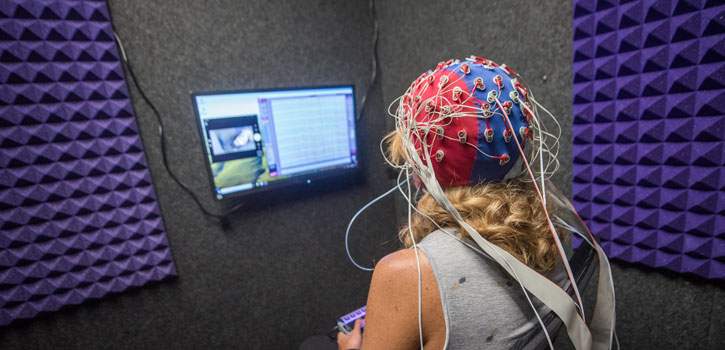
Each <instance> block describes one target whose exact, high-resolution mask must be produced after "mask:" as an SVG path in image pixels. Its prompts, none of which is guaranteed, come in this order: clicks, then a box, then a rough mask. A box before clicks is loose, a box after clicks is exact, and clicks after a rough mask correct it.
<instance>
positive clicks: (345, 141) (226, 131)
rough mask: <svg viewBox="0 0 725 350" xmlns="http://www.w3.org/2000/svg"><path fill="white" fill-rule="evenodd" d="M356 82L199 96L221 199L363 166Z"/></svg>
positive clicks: (206, 142)
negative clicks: (358, 141) (352, 84)
mask: <svg viewBox="0 0 725 350" xmlns="http://www.w3.org/2000/svg"><path fill="white" fill-rule="evenodd" d="M353 98H354V96H353V90H352V87H332V88H315V89H296V90H275V91H258V92H240V93H220V94H202V95H196V96H195V98H194V104H195V107H196V110H197V115H198V117H199V122H200V125H201V127H202V135H203V136H204V138H205V140H204V143H205V149H206V152H207V155H208V157H209V164H210V167H211V169H210V170H211V174H212V177H213V183H214V188H215V192H216V196H217V198H218V199H221V198H223V197H224V196H225V195H229V194H232V193H236V192H240V191H246V190H251V189H253V188H255V187H260V186H269V185H274V184H275V183H282V182H284V180H285V179H290V178H294V177H306V176H309V175H310V174H314V173H318V172H321V171H327V170H334V169H345V168H352V167H355V166H357V149H356V146H355V123H354V114H355V112H354V110H355V108H354V100H353Z"/></svg>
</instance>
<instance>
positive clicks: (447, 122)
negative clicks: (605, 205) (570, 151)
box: [346, 56, 615, 349]
mask: <svg viewBox="0 0 725 350" xmlns="http://www.w3.org/2000/svg"><path fill="white" fill-rule="evenodd" d="M396 104H397V107H395V105H396ZM539 110H541V111H543V112H544V115H546V116H547V117H549V118H550V119H551V122H552V123H554V124H555V125H556V127H557V129H558V131H557V132H556V133H550V132H548V131H547V130H546V128H545V123H544V122H543V121H542V120H541V119H540V115H541V114H540V113H539ZM388 113H389V114H390V115H391V116H393V117H394V118H395V120H396V122H395V126H396V134H395V136H396V137H400V143H401V146H402V147H401V148H402V150H401V151H402V154H403V158H404V160H405V162H404V163H403V164H393V163H392V162H390V161H389V160H388V163H390V165H391V166H393V167H396V168H399V169H400V171H401V177H402V174H405V175H406V176H405V181H403V182H400V181H399V183H398V185H397V186H396V187H394V188H393V189H391V191H388V192H387V193H386V194H384V195H383V196H380V197H378V198H376V199H375V200H373V201H372V202H371V203H369V204H368V205H366V206H365V207H364V208H362V209H361V211H362V210H364V209H365V208H367V207H368V206H369V205H370V204H372V203H374V202H376V201H377V200H379V199H380V198H382V197H384V196H385V195H387V194H389V193H391V192H392V191H393V190H395V189H396V188H400V190H401V193H402V194H403V196H404V197H405V198H406V199H407V201H408V202H409V208H408V213H409V220H410V214H411V210H417V209H416V208H415V205H414V203H413V199H412V196H411V190H410V187H411V185H410V181H408V180H409V179H410V178H411V172H412V173H414V174H415V176H417V178H418V179H419V180H420V182H421V183H422V185H423V186H424V187H425V190H426V191H427V192H428V193H429V194H430V195H431V196H432V197H433V198H434V199H435V200H436V201H437V202H438V204H439V205H440V206H441V207H442V208H444V209H445V210H446V211H447V212H448V213H449V215H450V216H451V217H452V218H454V219H455V220H456V221H457V222H458V223H459V225H460V227H462V228H463V229H464V230H465V231H466V233H468V236H469V237H471V239H473V241H474V242H475V243H476V245H477V247H473V246H471V248H473V249H475V250H476V251H478V252H480V253H481V254H482V255H484V256H486V257H487V258H489V259H491V260H493V261H495V262H496V263H497V264H498V265H500V266H501V267H502V268H503V269H504V270H505V271H506V272H507V273H508V274H510V275H511V276H512V277H513V278H514V279H515V280H516V281H517V282H518V283H519V285H520V286H521V289H522V291H523V293H524V294H525V295H526V298H527V299H528V301H529V304H530V305H531V307H532V309H533V310H534V313H535V314H536V317H537V319H538V321H539V323H540V324H541V326H542V327H543V331H544V334H545V335H546V338H547V340H548V342H549V346H550V347H551V348H552V349H553V343H552V341H551V338H550V336H549V334H548V332H547V328H546V326H545V325H544V323H543V322H542V320H541V317H540V316H539V314H538V312H537V310H536V308H535V307H534V304H533V303H532V302H531V299H530V297H529V293H530V294H533V295H534V296H535V297H536V298H538V299H539V300H540V301H541V302H543V303H544V304H545V305H546V306H548V307H549V308H550V309H551V310H552V311H553V312H554V313H555V314H556V315H557V316H558V317H559V318H560V319H561V320H562V322H563V323H564V325H565V327H566V329H567V333H568V335H569V337H570V339H571V340H572V343H573V344H574V346H575V347H576V348H577V349H610V348H611V346H612V341H613V339H614V338H615V337H614V328H615V327H614V321H615V310H614V304H615V303H614V288H613V285H612V276H611V270H610V268H609V262H608V260H607V257H606V254H605V253H604V251H603V250H602V249H601V247H600V246H599V245H598V243H597V241H596V240H595V239H594V237H593V236H592V235H591V233H590V232H589V231H588V229H587V228H586V225H585V224H584V223H583V222H582V221H581V219H580V218H579V216H578V214H576V210H575V209H574V208H573V206H572V205H571V203H570V202H568V200H566V199H565V198H564V197H563V196H562V195H561V194H560V193H553V192H554V191H549V192H552V193H547V179H548V178H549V177H550V176H551V175H552V174H553V173H554V171H556V169H557V168H558V161H557V159H556V157H557V150H558V139H559V134H560V128H559V125H558V123H557V122H556V118H555V117H554V116H553V115H552V114H551V113H550V112H549V111H548V110H546V109H545V108H544V107H542V106H541V105H540V104H539V103H538V102H537V101H536V99H535V98H534V96H533V94H532V92H531V91H530V90H529V89H527V88H526V87H525V86H524V84H523V79H522V78H521V77H520V76H519V75H518V74H517V73H516V72H514V71H513V70H512V69H510V68H508V67H507V66H506V65H498V64H496V63H494V62H492V61H490V60H487V59H484V58H481V57H475V56H472V57H470V58H468V59H466V60H463V61H460V60H449V61H446V62H441V63H439V64H438V65H437V66H436V67H435V68H434V69H433V70H430V71H428V72H425V73H423V74H422V75H421V76H420V77H418V78H417V79H416V80H415V81H414V82H413V83H412V84H411V86H410V87H409V88H408V89H407V91H406V92H405V94H403V95H402V96H401V97H399V98H398V99H396V101H394V102H393V103H392V104H391V107H390V108H389V111H388ZM381 148H382V143H381ZM383 154H385V153H383ZM513 178H526V179H528V180H530V181H531V182H532V183H533V186H532V187H533V188H534V189H535V191H536V192H537V194H538V197H539V199H540V202H541V203H540V205H542V206H543V208H544V211H545V213H546V218H547V221H548V224H549V229H550V231H551V234H552V235H553V237H554V241H555V243H556V245H557V248H558V251H559V254H560V256H561V260H562V264H563V266H564V268H565V270H566V272H567V275H568V277H569V281H570V283H571V287H572V289H573V290H574V298H572V297H570V296H569V294H567V293H566V292H565V291H564V290H563V289H562V288H561V287H560V286H559V285H557V284H555V283H554V282H552V281H551V280H549V279H548V278H546V277H544V276H543V275H541V274H539V273H538V272H536V271H535V270H533V269H531V268H530V267H528V266H527V265H525V264H523V263H522V262H520V261H519V260H518V259H516V258H514V257H513V256H512V255H511V254H509V253H508V252H506V251H505V250H503V249H501V248H499V247H498V246H496V245H494V244H492V243H490V242H488V241H487V240H486V239H484V238H483V237H482V236H481V235H480V234H479V233H478V232H477V231H476V230H475V229H474V228H473V227H471V226H470V225H469V224H468V223H466V221H465V220H464V219H463V218H462V217H461V215H460V213H459V212H458V211H457V210H456V208H455V207H454V206H453V204H452V203H451V201H450V200H449V199H448V198H447V197H446V195H445V193H444V191H443V187H451V186H461V185H474V184H478V183H482V182H495V181H506V180H509V179H513ZM399 179H400V178H399ZM405 182H407V183H408V191H407V194H406V193H405V192H404V191H403V190H402V187H401V186H402V185H403V183H405ZM547 198H555V199H556V203H549V204H555V205H557V206H558V207H559V208H560V209H562V210H557V215H556V217H552V216H550V215H549V212H548V211H547ZM550 206H551V205H550ZM359 213H360V212H358V213H357V214H356V215H355V217H353V219H352V221H351V222H350V225H348V232H347V233H346V248H347V236H348V235H349V229H350V226H351V225H352V222H353V221H354V220H355V218H356V217H357V215H359ZM419 213H420V212H419ZM555 222H556V223H557V224H556V225H555V224H554V223H555ZM556 226H559V227H565V228H566V229H567V230H569V231H571V232H572V233H574V234H578V235H580V236H581V237H582V238H583V239H584V241H585V242H586V243H587V244H590V245H591V246H592V247H593V248H594V249H595V250H596V252H597V254H598V260H599V276H598V284H597V285H598V288H597V302H596V306H595V311H594V316H593V318H592V320H591V322H590V325H589V327H588V326H587V325H586V323H585V315H584V308H583V304H582V299H581V295H580V293H579V290H578V287H577V285H576V281H575V279H574V278H573V276H572V272H571V268H570V267H569V263H568V257H567V254H566V252H565V250H564V247H563V244H562V242H561V240H560V238H559V235H558V233H557V227H556ZM408 227H410V224H409V225H408ZM444 231H445V230H444ZM410 236H411V239H412V241H413V249H415V250H416V254H417V253H418V250H417V248H416V242H415V239H414V237H413V233H412V231H411V232H410ZM462 242H463V241H462ZM469 246H470V245H469ZM348 255H349V249H348ZM416 258H417V256H416ZM350 259H351V261H352V262H353V264H355V266H357V267H359V268H362V269H366V270H371V269H367V268H364V267H362V266H360V265H359V264H357V263H356V262H355V261H354V260H353V259H352V257H350ZM418 265H420V263H419V262H418ZM418 276H419V280H418V297H419V301H418V312H419V317H418V323H419V332H420V340H421V349H422V348H423V341H422V326H421V315H420V313H421V306H420V303H421V300H420V296H421V283H420V266H418Z"/></svg>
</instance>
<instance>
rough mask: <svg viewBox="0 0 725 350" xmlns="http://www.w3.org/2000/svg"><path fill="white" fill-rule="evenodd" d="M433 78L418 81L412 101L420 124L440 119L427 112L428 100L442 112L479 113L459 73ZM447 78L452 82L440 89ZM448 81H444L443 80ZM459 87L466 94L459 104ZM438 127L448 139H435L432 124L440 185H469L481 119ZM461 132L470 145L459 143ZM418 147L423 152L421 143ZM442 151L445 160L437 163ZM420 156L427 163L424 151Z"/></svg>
mask: <svg viewBox="0 0 725 350" xmlns="http://www.w3.org/2000/svg"><path fill="white" fill-rule="evenodd" d="M433 76H434V79H433V81H432V83H431V82H430V80H429V79H426V78H423V79H420V80H419V81H417V87H416V88H415V89H412V90H413V91H412V96H411V97H412V98H411V102H412V103H413V106H414V109H415V110H419V111H420V112H419V113H418V114H417V115H416V117H415V119H416V121H417V122H418V123H428V122H429V121H430V120H432V119H436V118H438V117H439V115H438V114H437V113H435V112H432V111H431V113H428V112H426V110H425V104H426V101H428V100H429V99H431V98H432V99H433V101H434V106H435V111H437V112H441V110H442V107H443V106H449V107H450V109H451V111H452V112H458V113H460V112H466V113H470V114H471V115H474V114H475V113H476V105H475V103H474V101H473V99H472V98H470V92H471V91H470V89H471V88H469V87H468V86H466V84H465V82H464V80H463V79H461V78H460V76H458V74H457V73H455V72H451V71H449V70H445V69H441V70H438V71H436V72H434V73H433ZM444 76H445V77H447V79H448V82H447V83H446V84H444V85H443V87H442V88H439V86H440V84H441V77H444ZM445 79H446V78H443V80H445ZM456 87H458V88H460V89H461V91H462V94H461V95H460V96H461V97H462V98H461V99H459V101H458V102H456V101H454V99H453V90H454V89H455V88H456ZM417 96H420V99H417V98H416V97H417ZM418 106H420V107H418ZM437 126H440V127H443V134H444V135H445V136H447V137H444V138H437V137H435V130H436V125H432V130H431V132H430V133H429V135H428V139H427V141H428V144H429V145H431V148H430V157H431V162H432V163H433V171H435V175H436V179H437V180H438V183H440V185H441V186H443V187H449V186H458V185H467V184H468V183H469V180H470V178H471V171H472V169H473V162H474V161H475V160H476V149H475V148H474V147H473V146H471V145H476V144H478V140H477V138H478V119H477V118H475V117H456V118H446V119H443V121H441V122H439V123H438V125H437ZM461 130H463V131H465V133H466V141H467V142H468V144H466V143H462V142H460V141H459V132H460V131H461ZM423 134H424V132H422V131H421V132H420V135H421V137H422V136H423ZM415 144H416V147H419V150H420V149H421V148H420V147H421V145H420V144H419V142H416V143H415ZM439 150H441V151H443V158H442V159H441V160H440V161H437V160H436V153H437V152H438V151H439ZM419 154H420V156H421V158H422V159H423V160H424V161H425V158H424V156H423V153H422V151H419Z"/></svg>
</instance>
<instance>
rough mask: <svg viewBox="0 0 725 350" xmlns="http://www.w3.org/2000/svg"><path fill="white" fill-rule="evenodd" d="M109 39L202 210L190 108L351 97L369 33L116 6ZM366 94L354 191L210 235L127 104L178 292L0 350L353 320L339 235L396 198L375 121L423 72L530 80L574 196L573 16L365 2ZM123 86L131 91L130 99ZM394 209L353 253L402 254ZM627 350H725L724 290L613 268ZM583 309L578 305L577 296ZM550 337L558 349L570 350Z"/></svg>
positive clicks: (124, 302)
mask: <svg viewBox="0 0 725 350" xmlns="http://www.w3.org/2000/svg"><path fill="white" fill-rule="evenodd" d="M111 9H112V11H113V15H114V23H115V25H116V28H117V30H118V32H119V35H120V36H121V37H122V38H123V40H124V44H125V46H126V50H127V53H128V55H129V56H130V58H131V60H132V61H133V63H134V67H135V70H136V73H137V75H138V76H139V78H140V80H141V84H142V86H143V88H144V90H145V91H146V93H147V94H148V95H149V97H150V98H151V99H152V100H153V101H154V102H155V103H156V104H157V106H158V107H159V110H160V112H161V114H162V118H164V121H165V125H166V132H167V135H168V140H167V141H168V145H169V155H170V165H171V167H172V168H173V169H174V171H175V172H176V173H177V174H178V176H179V177H180V178H181V179H182V180H183V181H184V182H186V183H188V184H190V185H191V187H192V188H193V189H194V191H195V192H196V193H198V194H199V195H200V197H202V199H203V203H204V205H205V206H207V207H208V208H212V209H214V210H217V211H218V210H220V209H221V207H219V206H218V205H217V204H216V203H214V201H213V200H212V198H211V194H210V191H209V189H208V187H207V186H208V179H207V177H206V176H207V173H206V172H205V170H204V168H203V166H204V160H203V158H202V156H201V152H200V146H199V139H198V131H197V129H196V125H195V124H194V119H193V113H192V110H191V101H190V98H189V92H190V91H191V90H216V89H240V88H241V89H243V88H257V87H280V86H303V85H327V84H340V83H353V84H355V85H356V86H357V88H358V89H357V95H358V100H359V98H360V96H361V94H362V92H363V91H364V90H365V88H367V80H368V78H369V74H370V62H369V59H370V50H371V45H370V42H371V39H372V32H371V30H372V22H371V18H370V16H369V13H368V2H367V1H365V0H356V1H341V0H327V1H322V0H320V1H293V0H287V1H264V2H247V1H245V2H242V1H232V0H228V1H170V0H165V1H143V0H133V1H128V0H125V1H112V3H111ZM377 12H378V20H379V22H380V45H379V53H380V55H379V56H380V69H379V71H378V73H379V74H380V75H379V80H378V84H377V85H376V86H375V88H374V89H373V90H372V93H371V95H370V96H369V105H368V108H367V110H366V113H365V114H364V115H363V119H362V121H361V125H360V131H361V133H362V135H363V137H362V139H360V142H361V144H364V145H365V146H364V148H363V149H362V152H364V153H363V154H362V157H363V161H364V163H365V164H366V168H365V169H364V176H363V178H364V181H361V182H358V183H353V184H347V185H345V184H342V185H337V186H333V187H321V186H318V187H316V188H313V189H310V190H306V191H304V192H303V193H302V194H299V195H296V196H280V197H278V198H271V199H268V200H267V203H262V204H260V203H253V202H250V203H247V204H246V205H245V206H244V207H243V208H242V209H240V210H239V211H237V212H235V213H234V214H233V215H232V216H231V220H230V221H231V228H230V229H228V230H223V229H221V228H220V227H219V226H218V225H217V224H216V223H215V222H214V221H213V220H209V219H207V218H205V217H204V216H203V215H202V214H201V213H200V211H199V210H198V208H197V207H196V205H195V204H194V202H193V201H192V200H191V199H190V198H189V196H188V195H187V194H185V193H184V192H183V191H181V190H180V188H179V187H178V186H177V185H176V184H175V183H174V182H172V181H171V179H170V177H169V176H168V174H167V173H166V170H165V169H164V168H163V166H162V163H161V156H160V147H159V140H158V134H157V122H156V121H155V117H154V115H153V114H152V113H151V110H150V109H149V108H148V107H147V106H146V105H145V104H144V103H143V102H142V100H141V99H140V96H139V95H138V93H137V92H136V90H135V89H134V88H133V87H131V86H129V89H130V90H131V91H132V97H133V101H134V106H135V108H136V113H137V118H138V121H139V128H140V130H141V132H142V136H143V140H144V145H145V148H146V152H147V156H148V158H149V163H150V165H151V171H152V176H153V179H154V182H155V186H156V191H157V193H158V197H159V203H160V206H161V210H162V213H163V216H164V219H165V222H166V227H167V229H168V237H169V241H170V244H171V248H172V252H173V254H174V259H175V262H176V265H177V270H178V274H179V277H178V278H177V279H176V280H172V281H167V282H164V283H161V284H159V285H156V286H151V287H147V288H142V289H138V290H134V291H131V292H128V293H123V294H120V295H117V296H114V297H111V298H107V299H104V300H101V301H98V302H92V303H88V304H84V305H81V306H78V307H72V308H69V309H65V310H63V311H61V312H58V313H54V314H49V315H42V316H41V317H39V318H36V319H33V320H29V321H25V322H19V323H17V324H15V325H13V326H12V327H9V328H6V329H2V330H0V348H3V349H16V348H17V349H20V348H23V349H42V348H55V349H79V348H85V349H124V348H139V349H145V348H149V349H151V348H169V349H172V348H173V349H199V348H238V349H283V348H284V349H295V348H297V346H298V344H299V343H301V342H302V340H304V339H305V338H306V337H307V336H309V335H312V334H314V333H323V332H325V331H326V330H327V329H328V328H329V327H331V326H332V321H333V320H334V318H335V317H337V316H339V315H341V314H343V313H345V312H347V311H350V310H351V309H353V308H355V307H358V306H360V305H362V304H364V302H365V297H366V294H367V286H368V283H369V276H370V275H369V274H367V273H363V272H359V271H357V270H355V269H354V268H353V267H352V265H351V264H350V263H349V262H348V261H347V258H346V257H345V252H344V246H343V234H344V229H345V227H346V225H347V221H348V219H349V218H350V217H351V216H352V215H353V214H354V213H355V211H356V210H357V209H358V208H360V207H361V206H362V205H364V204H365V203H367V201H368V200H370V199H371V198H373V197H375V196H376V195H377V194H379V193H382V192H384V191H385V190H386V189H387V188H389V187H390V186H392V184H393V180H391V179H390V178H389V173H388V172H386V171H384V170H383V160H382V157H381V156H380V155H379V152H378V150H377V141H378V140H379V139H380V137H381V136H382V135H383V134H384V133H385V131H386V130H388V129H389V128H390V127H391V126H392V123H391V122H390V120H388V119H386V118H385V117H384V114H383V113H384V112H383V111H384V109H385V107H387V104H388V103H390V102H391V101H392V100H393V99H394V98H395V97H397V96H398V95H399V94H401V93H402V92H403V90H404V89H405V88H406V87H407V85H408V84H409V82H410V81H411V80H413V79H414V78H416V77H417V76H418V75H419V74H420V73H421V72H423V71H424V70H426V69H428V68H430V67H431V66H433V65H435V63H437V62H438V61H441V60H444V59H448V58H453V57H456V58H464V57H466V56H468V55H469V54H476V55H480V56H484V57H487V58H490V59H493V60H494V61H496V62H499V63H506V64H508V65H509V66H511V67H512V68H514V69H515V70H517V71H518V72H519V73H520V74H522V75H523V76H524V77H526V78H527V81H528V83H529V85H530V86H531V87H532V89H533V91H534V92H535V93H536V96H537V98H538V99H539V100H540V101H543V102H544V103H545V105H546V106H547V107H550V109H551V111H552V112H554V113H555V114H557V115H558V116H559V120H560V121H561V122H562V126H563V130H564V133H563V136H562V139H561V141H562V148H561V155H562V157H561V160H562V167H561V170H560V172H559V173H558V175H557V176H556V177H555V182H556V183H557V184H558V185H559V186H560V187H562V188H563V189H564V190H565V192H567V193H568V192H569V189H570V182H571V180H570V179H571V148H570V145H571V131H570V130H571V81H572V78H571V37H572V32H571V3H570V2H568V1H457V2H449V1H446V2H443V1H420V0H419V1H413V0H409V1H401V0H396V1H378V4H377ZM129 84H130V81H129ZM403 210H404V206H403V203H401V202H400V201H399V200H392V199H386V200H384V201H382V202H380V203H379V204H376V205H375V206H373V207H372V208H371V209H370V211H369V212H367V213H366V214H365V215H364V216H363V217H361V218H360V221H359V224H358V225H357V226H356V229H355V231H354V232H353V237H354V238H353V241H352V243H353V247H355V248H354V250H353V253H354V254H355V256H357V257H360V259H363V260H365V259H367V260H369V259H370V258H372V257H380V256H382V255H384V254H386V253H387V252H389V251H392V250H393V249H395V248H396V247H397V244H396V242H395V226H396V224H397V222H398V221H399V220H401V219H402V217H401V215H402V214H401V213H402V212H403ZM614 274H615V282H616V289H617V296H618V299H617V301H618V307H619V312H618V321H619V324H618V330H619V339H620V342H621V343H622V345H623V348H639V349H665V348H681V349H713V348H718V347H719V346H721V345H723V344H725V338H723V337H725V332H722V330H723V329H725V325H724V324H723V320H722V318H721V317H719V315H721V314H722V313H723V312H724V311H725V306H724V302H723V298H722V297H723V287H722V285H721V284H720V285H718V284H716V283H713V282H703V281H701V280H697V279H692V278H688V277H681V276H679V275H674V274H671V273H666V272H660V271H652V270H650V269H647V268H641V267H635V266H631V265H624V264H618V263H615V264H614ZM587 294H588V296H587V299H589V301H590V303H591V302H592V301H593V297H592V296H591V293H587ZM563 338H565V337H560V338H559V340H558V345H560V348H569V347H570V345H569V344H568V342H567V341H566V340H565V339H563Z"/></svg>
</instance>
